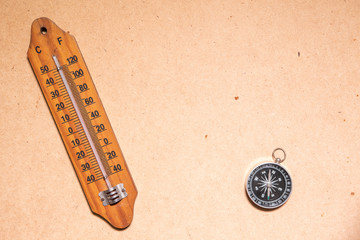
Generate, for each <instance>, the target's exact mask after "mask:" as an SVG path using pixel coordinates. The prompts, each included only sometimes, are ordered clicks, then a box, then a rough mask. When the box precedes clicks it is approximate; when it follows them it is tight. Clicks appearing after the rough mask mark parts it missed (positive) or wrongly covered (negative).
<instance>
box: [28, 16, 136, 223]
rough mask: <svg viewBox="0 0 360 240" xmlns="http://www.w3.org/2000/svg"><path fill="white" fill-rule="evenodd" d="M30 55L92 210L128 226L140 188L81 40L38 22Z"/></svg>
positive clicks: (49, 23) (47, 22) (48, 22)
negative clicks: (125, 156)
mask: <svg viewBox="0 0 360 240" xmlns="http://www.w3.org/2000/svg"><path fill="white" fill-rule="evenodd" d="M27 56H28V59H29V61H30V64H31V66H32V68H33V70H34V73H35V75H36V77H37V80H38V82H39V85H40V87H41V90H42V92H43V94H44V97H45V99H46V102H47V104H48V105H49V108H50V111H51V114H52V116H53V118H54V120H55V123H56V125H57V128H58V130H59V132H60V135H61V137H62V140H63V142H64V144H65V147H66V150H67V152H68V153H69V156H70V159H71V162H72V164H73V166H74V169H75V171H76V174H77V176H78V178H79V180H80V183H81V186H82V189H83V191H84V193H85V195H86V198H87V201H88V203H89V205H90V208H91V210H92V211H93V212H94V213H96V214H98V215H100V216H102V217H103V218H104V219H106V220H107V221H108V222H109V223H110V224H111V225H112V226H114V227H116V228H121V229H122V228H126V227H127V226H129V225H130V223H131V221H132V219H133V210H134V203H135V198H136V195H137V190H136V187H135V184H134V181H133V179H132V177H131V175H130V172H129V169H128V167H127V165H126V163H125V160H124V157H123V155H122V153H121V149H120V146H119V144H118V142H117V140H116V137H115V134H114V132H113V130H112V128H111V125H110V122H109V119H108V117H107V116H106V113H105V110H104V107H103V105H102V103H101V100H100V97H99V95H98V93H97V91H96V88H95V85H94V83H93V81H92V79H91V76H90V74H89V71H88V69H87V67H86V64H85V61H84V59H83V57H82V55H81V52H80V49H79V47H78V45H77V43H76V40H75V38H74V37H73V36H72V35H70V34H69V33H66V32H64V31H63V30H61V29H60V28H59V27H58V26H56V25H55V23H54V22H52V21H51V20H50V19H47V18H39V19H36V20H35V21H34V22H33V23H32V26H31V41H30V46H29V50H28V53H27Z"/></svg>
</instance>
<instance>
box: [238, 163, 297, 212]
mask: <svg viewBox="0 0 360 240" xmlns="http://www.w3.org/2000/svg"><path fill="white" fill-rule="evenodd" d="M267 164H273V165H277V166H280V167H281V168H283V169H284V170H285V172H286V173H287V175H288V176H289V180H290V182H291V186H290V192H288V197H287V198H286V199H285V201H283V202H282V203H280V204H278V205H276V206H273V207H271V206H270V207H268V206H263V205H261V204H259V203H257V202H255V201H254V200H253V199H252V198H251V196H250V192H253V191H252V190H251V185H250V191H249V189H248V182H249V181H250V180H251V179H249V178H250V176H251V174H252V173H253V172H254V171H255V169H257V168H259V167H261V166H263V165H267ZM250 183H251V181H250ZM286 185H287V183H286ZM286 188H287V187H286ZM292 188H293V181H292V179H291V175H290V173H289V171H288V170H287V168H286V167H284V166H282V165H280V164H278V163H274V162H264V163H261V164H258V165H256V166H255V167H254V168H253V169H252V170H251V171H250V173H249V174H248V176H247V178H246V181H245V189H246V193H247V196H248V198H249V199H250V201H251V202H252V203H253V204H255V205H256V206H258V207H260V208H263V209H268V210H271V209H276V208H279V207H281V206H282V205H284V204H285V203H286V202H287V201H288V200H289V198H290V196H291V192H292ZM285 192H286V191H285V190H284V193H283V194H282V195H281V197H282V196H283V195H284V194H285ZM281 197H279V198H281ZM259 200H261V199H259ZM261 201H262V200H261Z"/></svg>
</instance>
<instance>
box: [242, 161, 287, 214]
mask: <svg viewBox="0 0 360 240" xmlns="http://www.w3.org/2000/svg"><path fill="white" fill-rule="evenodd" d="M291 188H292V182H291V178H290V175H289V173H288V172H287V171H286V170H285V169H284V168H283V167H282V166H280V165H279V164H276V163H264V164H260V165H259V166H257V167H256V168H255V169H254V170H253V171H251V173H250V175H249V177H248V180H247V184H246V190H247V193H248V196H249V198H250V199H251V200H252V201H253V202H254V203H255V204H256V205H258V206H260V207H262V208H267V209H273V208H277V207H280V206H281V205H283V204H284V203H285V202H286V201H287V199H288V198H289V196H290V193H291Z"/></svg>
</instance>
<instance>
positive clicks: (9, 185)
mask: <svg viewBox="0 0 360 240" xmlns="http://www.w3.org/2000/svg"><path fill="white" fill-rule="evenodd" d="M359 13H360V2H359V1H356V0H355V1H351V0H346V1H255V0H254V1H245V0H244V1H239V0H236V1H218V0H217V1H209V0H206V1H200V0H196V1H184V0H182V1H129V0H125V1H80V0H79V1H64V0H63V1H1V7H0V16H1V19H2V20H1V22H0V30H1V31H0V32H1V34H0V54H1V59H0V100H1V104H0V120H1V125H0V141H1V142H0V143H1V148H0V156H1V157H0V161H1V162H0V181H1V185H0V193H1V194H0V238H1V239H360V235H359V234H360V230H359V225H360V201H359V197H360V184H359V182H360V174H359V163H360V161H359V160H360V156H359V149H360V141H359V133H360V124H359V116H360V107H359V104H360V97H359V94H360V81H359V75H360V70H359V69H360V68H359V63H360V51H359V49H360V18H359ZM42 16H46V17H49V18H50V19H52V20H53V21H55V23H56V24H57V25H58V26H59V27H61V28H62V29H63V30H66V31H70V33H72V34H73V35H75V37H76V39H77V41H78V44H79V46H80V49H81V50H82V53H83V55H84V57H85V59H86V62H87V65H88V67H89V70H90V72H91V73H92V77H93V80H94V82H95V84H96V86H97V89H98V91H99V94H100V96H101V97H102V101H103V104H104V106H105V109H106V110H107V113H108V116H109V118H110V121H111V123H112V126H113V128H114V131H115V133H116V134H117V138H118V140H119V143H120V145H121V147H122V150H123V153H124V155H125V158H126V160H127V163H128V165H129V168H130V170H131V172H132V175H133V177H134V180H135V183H136V185H137V188H138V191H139V195H138V198H137V201H136V204H135V217H134V221H133V223H132V225H131V226H130V227H129V228H128V229H126V230H125V231H117V230H115V229H113V228H111V227H110V225H109V224H107V223H106V222H105V221H103V220H102V219H100V218H98V217H96V216H95V215H93V214H92V213H91V211H90V209H89V207H88V205H87V202H86V200H85V197H84V194H83V193H82V190H81V187H80V185H79V183H78V181H77V178H76V175H75V172H74V171H73V168H72V166H71V163H70V160H69V158H68V156H67V153H66V151H65V148H64V146H63V144H62V142H61V139H60V136H59V133H58V131H57V129H56V126H55V124H54V122H53V120H52V117H51V115H50V112H49V110H48V108H47V105H46V102H45V100H44V98H43V96H42V93H41V91H40V88H39V86H38V84H37V81H36V79H35V76H34V74H33V72H32V70H31V67H30V64H29V63H28V61H27V59H26V52H27V48H28V44H29V41H30V26H31V23H32V21H33V20H34V19H36V18H38V17H42ZM237 97H238V99H237V100H236V99H235V98H237ZM206 136H207V137H206ZM275 147H282V148H284V149H285V150H286V152H287V154H288V159H287V160H286V161H285V162H284V166H286V167H287V168H288V169H289V171H290V172H291V174H292V178H293V181H294V189H293V193H292V195H291V197H290V199H289V201H288V203H286V204H285V205H284V206H283V207H281V208H280V209H278V210H275V211H271V212H266V211H260V210H258V209H256V208H254V207H253V206H252V205H251V204H250V203H249V201H248V199H247V197H246V194H245V191H244V180H245V177H246V175H247V174H248V173H249V170H250V169H251V168H252V167H254V166H255V165H256V164H257V163H259V162H261V161H264V160H271V157H270V156H271V152H272V150H273V149H274V148H275Z"/></svg>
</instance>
